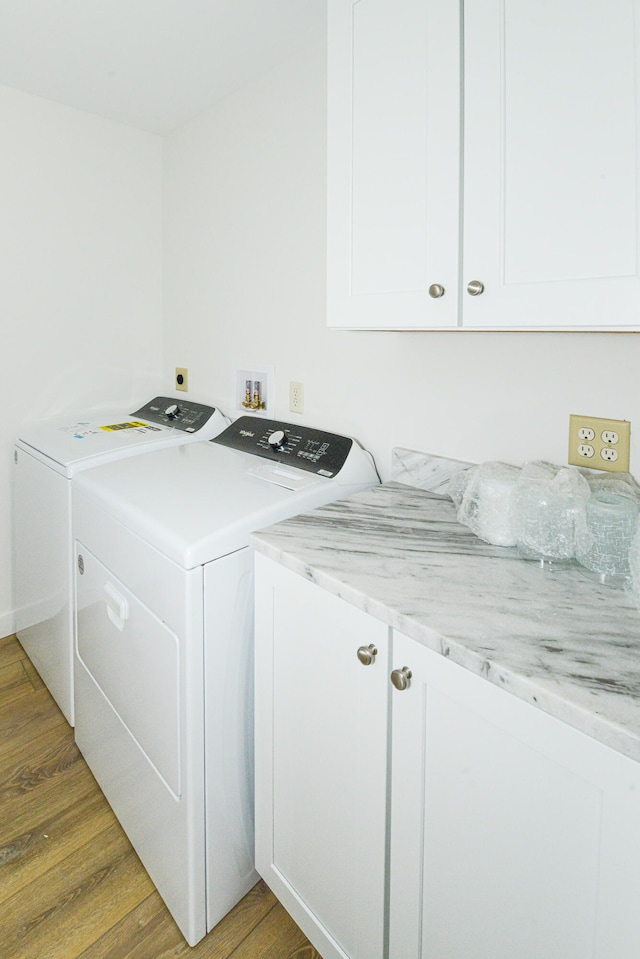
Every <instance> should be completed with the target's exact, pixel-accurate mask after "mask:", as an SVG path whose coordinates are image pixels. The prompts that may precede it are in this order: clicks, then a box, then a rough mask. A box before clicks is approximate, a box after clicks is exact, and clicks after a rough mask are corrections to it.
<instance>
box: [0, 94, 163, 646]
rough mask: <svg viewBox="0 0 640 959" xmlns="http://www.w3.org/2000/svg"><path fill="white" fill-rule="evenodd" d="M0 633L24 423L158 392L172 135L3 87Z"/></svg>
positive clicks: (4, 630)
mask: <svg viewBox="0 0 640 959" xmlns="http://www.w3.org/2000/svg"><path fill="white" fill-rule="evenodd" d="M0 130H1V131H2V149H1V150H0V211H1V212H0V331H1V335H2V406H3V416H2V421H1V422H0V449H1V450H2V459H1V461H0V503H1V504H2V509H1V510H0V636H4V635H6V634H8V633H10V632H11V631H12V628H13V619H12V612H11V610H12V598H11V594H12V588H11V525H10V504H11V495H10V486H11V480H12V467H13V440H14V436H15V434H16V431H17V429H18V426H19V424H20V423H22V422H25V421H27V420H30V419H43V418H45V417H46V416H47V415H52V414H54V413H57V412H61V411H66V410H68V409H71V408H74V407H76V406H78V405H80V404H81V408H82V409H86V408H87V407H88V406H89V405H92V406H99V405H105V404H109V403H110V402H111V401H113V402H123V403H124V404H125V405H128V404H130V403H131V402H132V400H133V399H134V398H135V399H136V400H137V399H138V398H140V397H142V398H143V399H145V398H147V399H148V397H149V395H151V394H152V393H153V392H154V391H155V390H156V389H157V387H158V385H159V383H160V382H161V380H160V371H161V356H162V348H161V342H160V330H161V273H160V271H161V202H160V197H161V172H162V141H161V139H160V138H159V137H156V136H153V135H152V134H148V133H141V132H139V131H137V130H133V129H131V128H129V127H125V126H121V125H120V124H116V123H111V122H109V121H106V120H102V119H100V118H98V117H94V116H91V115H89V114H85V113H81V112H79V111H77V110H71V109H68V108H66V107H62V106H59V105H58V104H55V103H51V102H49V101H46V100H42V99H39V98H37V97H32V96H30V95H27V94H23V93H20V92H18V91H16V90H12V89H9V88H7V87H0Z"/></svg>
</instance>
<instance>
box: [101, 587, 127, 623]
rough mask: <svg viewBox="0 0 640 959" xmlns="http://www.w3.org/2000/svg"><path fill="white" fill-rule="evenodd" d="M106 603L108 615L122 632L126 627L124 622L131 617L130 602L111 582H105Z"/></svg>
mask: <svg viewBox="0 0 640 959" xmlns="http://www.w3.org/2000/svg"><path fill="white" fill-rule="evenodd" d="M104 592H105V603H106V604H107V616H108V617H109V619H110V620H111V622H112V623H113V625H114V626H115V627H116V629H119V630H120V632H122V630H123V629H124V624H125V622H126V621H127V619H128V618H129V603H128V602H127V600H126V599H125V597H124V596H123V595H122V593H119V592H118V590H117V589H116V588H115V586H112V585H111V583H105V586H104Z"/></svg>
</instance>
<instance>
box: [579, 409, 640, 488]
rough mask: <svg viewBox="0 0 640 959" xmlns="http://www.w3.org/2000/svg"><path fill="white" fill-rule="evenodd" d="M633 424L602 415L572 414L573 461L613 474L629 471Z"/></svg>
mask: <svg viewBox="0 0 640 959" xmlns="http://www.w3.org/2000/svg"><path fill="white" fill-rule="evenodd" d="M630 447H631V423H630V422H629V421H628V420H606V419H603V418H602V417H600V416H577V415H575V414H573V413H572V414H571V415H570V417H569V463H571V465H572V466H587V467H588V468H589V469H593V470H607V471H608V472H610V473H628V472H629V451H630Z"/></svg>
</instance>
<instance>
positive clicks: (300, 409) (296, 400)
mask: <svg viewBox="0 0 640 959" xmlns="http://www.w3.org/2000/svg"><path fill="white" fill-rule="evenodd" d="M289 410H290V412H291V413H304V383H296V382H295V380H291V381H290V383H289Z"/></svg>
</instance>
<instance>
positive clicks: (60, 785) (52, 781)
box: [0, 636, 320, 959]
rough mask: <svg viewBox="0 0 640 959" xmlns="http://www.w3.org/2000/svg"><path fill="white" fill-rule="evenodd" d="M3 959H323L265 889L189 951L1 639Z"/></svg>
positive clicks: (17, 654) (20, 655)
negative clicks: (188, 958)
mask: <svg viewBox="0 0 640 959" xmlns="http://www.w3.org/2000/svg"><path fill="white" fill-rule="evenodd" d="M0 957H2V959H187V957H190V959H320V955H319V953H318V952H316V950H315V949H314V948H313V946H311V944H310V943H309V942H308V940H307V939H306V938H305V937H304V935H303V934H302V932H301V931H300V929H298V927H297V926H296V925H295V923H294V922H293V920H292V919H291V918H290V916H289V915H288V914H287V912H286V911H285V910H284V909H283V907H282V906H281V905H280V903H279V902H278V901H277V899H276V898H275V897H274V896H273V894H272V893H271V891H270V890H269V889H268V888H267V886H266V885H265V884H264V883H263V882H259V883H258V884H257V885H256V886H254V888H253V889H252V890H251V891H250V892H249V893H248V895H246V896H245V897H244V899H243V900H242V901H241V902H240V903H239V904H238V905H237V906H236V907H235V909H233V910H232V911H231V912H230V913H229V914H228V915H227V916H226V917H225V918H224V919H223V920H222V922H220V923H219V924H218V925H217V926H216V928H215V929H213V930H212V932H211V933H209V935H208V936H206V938H205V939H203V940H202V941H201V942H200V943H198V945H197V946H195V947H194V948H193V949H192V948H190V947H189V946H188V945H187V943H186V942H185V940H184V939H183V937H182V935H181V933H180V931H179V929H178V927H177V926H176V925H175V923H174V921H173V919H172V918H171V915H170V914H169V912H168V911H167V909H166V907H165V906H164V904H163V902H162V900H161V898H160V896H159V895H158V893H157V892H156V890H155V887H154V886H153V884H152V882H151V880H150V879H149V877H148V876H147V873H146V872H145V870H144V868H143V866H142V864H141V863H140V860H139V859H138V857H137V856H136V854H135V852H134V850H133V848H132V846H131V844H130V843H129V841H128V839H127V837H126V836H125V834H124V832H123V831H122V829H121V827H120V825H119V823H118V821H117V819H116V818H115V816H114V815H113V812H112V811H111V808H110V806H109V805H108V803H107V801H106V799H105V798H104V796H103V795H102V792H101V791H100V789H99V787H98V786H97V784H96V782H95V780H94V779H93V776H92V775H91V773H90V772H89V769H88V767H87V765H86V764H85V762H84V760H83V759H82V756H81V755H80V753H79V751H78V749H77V748H76V745H75V742H74V739H73V730H72V729H71V728H70V726H69V725H68V724H67V722H66V720H65V718H64V716H63V715H62V713H61V712H60V710H59V709H58V707H57V706H56V704H55V702H54V701H53V699H52V698H51V696H50V695H49V693H48V691H47V689H46V688H45V687H44V685H43V683H42V681H41V679H40V677H39V676H38V674H37V672H36V671H35V670H34V668H33V666H32V665H31V663H30V661H29V660H28V659H27V657H26V655H25V653H24V651H23V649H22V647H21V646H20V644H19V643H18V641H17V639H16V638H15V636H8V637H6V638H5V639H0Z"/></svg>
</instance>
